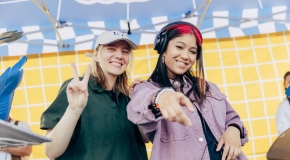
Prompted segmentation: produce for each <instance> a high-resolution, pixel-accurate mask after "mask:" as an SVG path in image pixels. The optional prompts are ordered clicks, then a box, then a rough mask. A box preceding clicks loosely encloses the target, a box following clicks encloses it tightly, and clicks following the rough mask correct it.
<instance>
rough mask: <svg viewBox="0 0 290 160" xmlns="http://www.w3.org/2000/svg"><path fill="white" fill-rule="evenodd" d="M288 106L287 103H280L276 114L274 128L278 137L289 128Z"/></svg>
mask: <svg viewBox="0 0 290 160" xmlns="http://www.w3.org/2000/svg"><path fill="white" fill-rule="evenodd" d="M285 102H287V103H285ZM288 104H289V103H288V101H285V100H284V101H282V102H281V103H280V105H279V107H278V110H277V112H276V126H277V130H278V134H279V135H280V134H281V133H283V132H284V131H286V130H287V129H288V128H290V121H289V118H290V110H289V107H290V106H289V105H288Z"/></svg>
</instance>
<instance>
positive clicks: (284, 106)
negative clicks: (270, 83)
mask: <svg viewBox="0 0 290 160" xmlns="http://www.w3.org/2000/svg"><path fill="white" fill-rule="evenodd" d="M289 107H290V104H289V101H288V100H287V99H286V98H285V99H284V100H283V101H282V102H281V103H280V104H279V109H290V108H289Z"/></svg>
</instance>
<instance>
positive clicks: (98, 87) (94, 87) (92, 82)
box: [89, 76, 119, 95]
mask: <svg viewBox="0 0 290 160" xmlns="http://www.w3.org/2000/svg"><path fill="white" fill-rule="evenodd" d="M89 86H90V87H91V89H92V90H94V91H97V92H100V93H101V92H104V91H105V90H104V89H103V87H102V86H101V85H100V84H97V82H96V78H95V77H93V76H91V77H90V79H89ZM115 93H116V95H118V94H119V91H115Z"/></svg>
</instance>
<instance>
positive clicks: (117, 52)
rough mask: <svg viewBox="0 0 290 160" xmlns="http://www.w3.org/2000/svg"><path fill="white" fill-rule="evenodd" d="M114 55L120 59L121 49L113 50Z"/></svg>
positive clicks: (121, 55)
mask: <svg viewBox="0 0 290 160" xmlns="http://www.w3.org/2000/svg"><path fill="white" fill-rule="evenodd" d="M115 57H116V58H117V59H122V58H123V54H122V50H120V49H117V51H116V52H115Z"/></svg>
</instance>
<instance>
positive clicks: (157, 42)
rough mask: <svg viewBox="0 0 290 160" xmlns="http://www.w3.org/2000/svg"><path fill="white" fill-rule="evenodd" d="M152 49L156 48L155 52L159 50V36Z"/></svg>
mask: <svg viewBox="0 0 290 160" xmlns="http://www.w3.org/2000/svg"><path fill="white" fill-rule="evenodd" d="M154 50H157V52H158V53H159V50H160V36H158V37H157V40H156V44H155V46H154Z"/></svg>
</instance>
